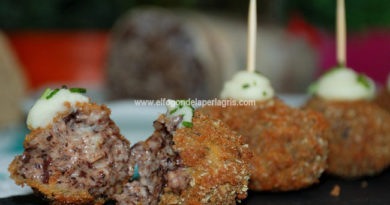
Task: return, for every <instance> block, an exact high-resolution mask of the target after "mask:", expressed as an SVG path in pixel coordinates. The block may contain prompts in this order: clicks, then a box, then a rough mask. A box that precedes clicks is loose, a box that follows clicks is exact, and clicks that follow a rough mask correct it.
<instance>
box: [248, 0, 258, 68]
mask: <svg viewBox="0 0 390 205" xmlns="http://www.w3.org/2000/svg"><path fill="white" fill-rule="evenodd" d="M256 34H257V18H256V0H251V1H250V4H249V14H248V41H247V44H248V45H247V46H248V47H247V49H248V51H247V66H248V67H247V70H248V71H249V72H255V66H256Z"/></svg>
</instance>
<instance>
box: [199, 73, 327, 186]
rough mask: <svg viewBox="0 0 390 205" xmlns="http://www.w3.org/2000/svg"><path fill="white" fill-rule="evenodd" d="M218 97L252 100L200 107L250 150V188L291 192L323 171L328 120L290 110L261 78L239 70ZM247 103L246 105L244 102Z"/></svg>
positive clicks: (315, 181)
mask: <svg viewBox="0 0 390 205" xmlns="http://www.w3.org/2000/svg"><path fill="white" fill-rule="evenodd" d="M221 97H222V98H225V99H226V98H234V99H241V100H245V99H246V100H250V99H256V100H252V101H254V102H255V105H239V102H240V100H233V99H231V100H229V101H228V102H230V104H229V105H228V106H205V107H203V108H200V112H202V113H204V114H206V115H208V116H209V117H211V118H213V119H220V120H222V121H223V122H225V123H226V124H227V125H228V126H229V127H230V128H231V129H232V130H234V131H236V132H238V133H239V134H241V135H242V136H243V137H244V138H245V140H246V142H247V143H248V144H249V148H250V149H251V151H253V158H252V160H251V161H250V164H251V168H252V173H251V178H250V183H249V188H250V189H251V190H256V191H291V190H298V189H301V188H305V187H308V186H310V185H312V184H314V183H317V182H318V181H319V177H320V176H321V174H322V173H323V171H324V170H325V168H326V158H327V152H328V149H327V141H326V140H325V136H324V135H325V134H326V130H327V126H328V124H327V122H326V121H325V119H324V118H323V117H322V115H321V114H319V113H317V112H313V111H302V110H299V109H296V108H292V107H289V106H288V105H286V104H285V103H283V102H282V101H281V100H279V99H278V98H277V97H273V89H272V88H271V85H270V83H269V81H268V79H266V78H265V77H264V76H262V75H260V74H257V73H249V72H245V71H242V72H239V73H238V74H237V75H236V76H234V77H233V79H232V80H231V81H229V82H227V83H226V84H225V88H224V90H223V91H222V93H221ZM248 102H250V101H248Z"/></svg>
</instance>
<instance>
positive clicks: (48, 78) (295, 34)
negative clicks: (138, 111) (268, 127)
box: [0, 0, 390, 127]
mask: <svg viewBox="0 0 390 205" xmlns="http://www.w3.org/2000/svg"><path fill="white" fill-rule="evenodd" d="M248 4H249V1H247V0H246V1H235V0H208V1H201V0H142V1H141V0H0V29H1V38H0V79H1V81H0V85H1V86H0V111H1V113H2V115H1V117H0V127H1V126H6V125H8V124H10V123H12V122H17V121H20V119H22V116H23V111H22V110H21V104H23V102H25V100H26V99H31V98H34V97H36V96H37V95H38V94H37V93H40V92H41V91H42V89H44V88H45V87H48V86H50V87H59V86H61V85H63V84H66V85H69V86H71V87H72V86H73V87H74V86H77V87H78V86H82V87H87V88H88V89H89V90H90V91H91V92H92V93H93V92H95V93H96V95H97V96H98V98H99V100H102V101H107V100H118V99H157V98H161V97H166V98H188V97H193V98H194V97H197V98H213V97H217V96H218V93H219V91H220V90H221V88H222V85H223V82H224V81H226V80H227V79H229V78H230V77H231V76H232V75H233V74H234V73H235V72H236V71H237V70H240V69H245V66H246V63H245V60H246V20H247V10H248ZM257 5H258V24H259V30H258V45H257V48H258V52H257V70H258V71H260V72H262V73H263V74H264V75H266V76H267V77H269V78H270V80H271V81H272V84H273V86H274V88H275V89H276V91H277V92H279V93H305V92H306V89H307V87H308V85H309V84H310V83H311V82H312V81H313V80H315V79H316V77H318V75H320V74H321V73H322V72H324V71H325V70H327V69H329V68H330V67H332V66H334V65H335V64H336V62H335V38H334V22H335V1H333V0H316V1H307V0H258V2H257ZM346 7H347V11H346V14H347V25H348V43H347V65H348V66H349V67H351V68H353V69H355V70H357V71H358V72H362V73H365V74H367V75H368V76H370V77H372V78H373V79H374V80H375V81H376V82H377V83H378V85H379V86H382V85H384V84H385V82H386V78H387V75H388V73H389V71H390V60H389V59H390V1H388V0H370V1H367V0H346Z"/></svg>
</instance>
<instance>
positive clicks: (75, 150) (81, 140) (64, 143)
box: [9, 88, 130, 204]
mask: <svg viewBox="0 0 390 205" xmlns="http://www.w3.org/2000/svg"><path fill="white" fill-rule="evenodd" d="M83 91H84V90H83V89H73V88H71V89H66V88H62V89H55V90H47V92H45V94H44V95H43V96H42V97H41V99H39V100H38V101H37V102H36V104H35V105H34V107H33V108H32V109H31V111H30V113H29V116H28V120H27V122H28V127H29V129H30V130H31V132H30V134H28V135H27V136H26V139H25V141H24V149H25V150H24V152H23V154H22V155H19V156H16V157H15V159H14V160H13V161H12V163H11V164H10V166H9V172H10V173H11V178H12V179H14V180H15V182H16V184H19V185H22V186H23V185H28V186H30V187H31V188H32V189H33V190H34V191H35V192H38V193H40V194H42V195H43V196H44V197H45V198H46V199H48V200H49V201H51V202H52V203H53V204H103V203H104V201H105V199H106V198H108V197H110V196H111V195H113V194H114V193H115V192H116V188H120V187H121V185H122V183H123V182H125V181H127V180H128V178H129V177H128V176H129V158H130V145H129V142H128V141H127V140H126V139H125V138H124V137H123V136H122V135H121V134H120V132H119V128H118V127H117V126H116V125H115V123H114V122H113V121H112V120H111V119H110V110H109V109H108V108H107V107H106V106H104V105H97V104H95V103H91V102H89V99H88V98H87V97H85V96H84V95H82V94H80V93H78V92H83Z"/></svg>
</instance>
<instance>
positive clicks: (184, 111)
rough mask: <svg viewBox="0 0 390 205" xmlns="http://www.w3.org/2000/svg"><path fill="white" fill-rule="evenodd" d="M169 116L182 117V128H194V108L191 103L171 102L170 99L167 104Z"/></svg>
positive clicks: (180, 126) (180, 125)
mask: <svg viewBox="0 0 390 205" xmlns="http://www.w3.org/2000/svg"><path fill="white" fill-rule="evenodd" d="M166 107H167V114H166V115H167V116H168V117H172V116H182V118H183V119H182V121H181V123H180V124H179V125H178V127H179V128H182V127H192V117H193V116H194V107H192V105H191V104H190V101H184V100H178V101H177V100H171V99H168V100H167V103H166Z"/></svg>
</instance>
